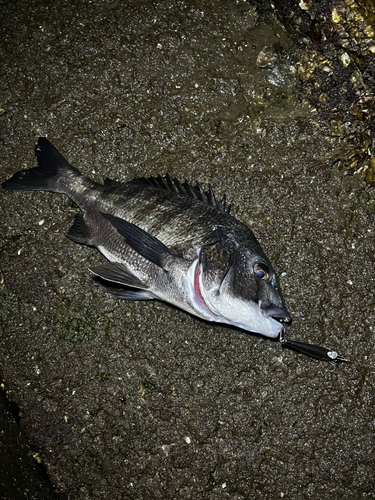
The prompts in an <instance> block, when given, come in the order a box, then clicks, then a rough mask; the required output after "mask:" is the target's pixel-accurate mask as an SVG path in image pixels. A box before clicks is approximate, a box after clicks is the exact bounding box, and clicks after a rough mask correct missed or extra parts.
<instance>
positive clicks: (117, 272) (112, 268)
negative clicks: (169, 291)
mask: <svg viewBox="0 0 375 500" xmlns="http://www.w3.org/2000/svg"><path fill="white" fill-rule="evenodd" d="M89 270H90V272H91V273H92V274H95V276H98V277H99V278H102V279H104V280H106V281H111V282H113V283H118V284H120V285H125V286H130V287H132V288H139V289H141V290H147V289H148V286H147V285H146V284H144V283H142V281H141V280H140V279H139V278H137V277H136V276H134V274H132V273H131V272H130V271H129V270H128V269H127V268H126V266H124V265H123V264H120V263H119V262H107V263H106V264H103V265H102V266H96V267H90V268H89Z"/></svg>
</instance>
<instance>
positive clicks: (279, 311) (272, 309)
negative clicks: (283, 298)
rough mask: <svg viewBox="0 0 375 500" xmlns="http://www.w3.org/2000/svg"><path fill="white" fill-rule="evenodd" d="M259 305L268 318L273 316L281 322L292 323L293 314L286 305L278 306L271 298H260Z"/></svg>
mask: <svg viewBox="0 0 375 500" xmlns="http://www.w3.org/2000/svg"><path fill="white" fill-rule="evenodd" d="M258 304H259V307H260V309H261V311H262V313H263V314H264V316H267V317H268V318H273V319H275V320H276V321H278V322H279V323H282V324H287V325H290V324H291V323H292V316H291V315H290V314H289V313H288V311H287V310H286V309H285V308H284V307H279V306H276V305H275V304H272V302H270V301H269V300H259V301H258Z"/></svg>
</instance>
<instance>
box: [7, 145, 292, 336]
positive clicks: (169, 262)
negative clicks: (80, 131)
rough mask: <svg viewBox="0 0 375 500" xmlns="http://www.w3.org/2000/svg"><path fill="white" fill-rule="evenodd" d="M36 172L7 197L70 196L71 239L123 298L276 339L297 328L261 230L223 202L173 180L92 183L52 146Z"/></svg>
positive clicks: (39, 151) (22, 177)
mask: <svg viewBox="0 0 375 500" xmlns="http://www.w3.org/2000/svg"><path fill="white" fill-rule="evenodd" d="M35 154H36V158H37V161H38V164H39V167H38V168H32V169H29V170H26V171H20V172H17V173H15V174H14V175H13V177H12V178H11V179H9V180H7V181H5V182H4V183H3V184H2V186H3V189H5V190H42V191H43V190H44V191H51V192H58V193H63V194H65V195H67V196H68V197H69V198H71V199H72V200H73V201H74V202H75V203H76V204H77V205H78V207H79V208H80V210H81V213H80V214H77V215H76V217H75V220H74V223H73V225H72V227H71V228H70V230H69V232H68V234H67V236H68V237H69V238H70V239H71V240H73V241H74V242H76V243H81V244H86V245H89V246H94V247H96V248H97V249H98V250H99V251H100V252H101V253H102V254H103V255H104V256H105V257H106V258H107V259H108V261H109V262H108V263H107V264H104V265H101V266H95V267H93V268H91V272H92V274H94V275H95V276H98V277H99V278H101V279H102V280H104V282H105V283H106V284H107V285H110V286H111V287H112V288H113V286H118V285H120V286H121V287H122V289H121V291H120V292H119V291H118V292H117V295H118V296H120V297H121V298H126V299H129V300H151V299H159V300H162V301H165V302H168V303H170V304H173V305H175V306H177V307H180V308H181V309H183V310H184V311H186V312H189V313H191V314H194V315H195V316H198V317H200V318H202V319H205V320H208V321H214V322H218V323H224V324H229V325H234V326H237V327H239V328H242V329H244V330H247V331H250V332H255V333H260V334H262V335H264V336H266V337H271V338H276V337H278V336H279V335H280V333H281V332H282V330H283V328H284V326H283V325H284V324H285V323H287V322H290V321H291V316H290V314H289V313H288V311H287V310H286V308H285V306H284V302H283V298H282V295H281V290H280V286H279V282H278V278H277V276H276V273H275V270H274V269H273V267H272V265H271V263H270V261H269V260H268V258H267V256H266V255H265V254H264V252H263V250H262V248H261V246H260V244H259V242H258V241H257V239H256V237H255V236H254V234H253V232H252V231H251V229H250V228H249V227H247V226H246V225H245V224H243V223H242V222H240V221H239V220H237V219H236V218H235V217H233V216H232V215H230V214H229V210H230V206H229V205H227V204H226V199H225V197H224V198H222V199H221V200H219V201H218V200H217V198H216V196H215V194H214V192H213V190H212V188H211V186H210V187H209V189H208V190H207V191H204V190H203V189H202V187H201V186H200V185H199V184H196V185H195V186H192V185H191V184H189V183H188V182H187V181H184V182H180V181H179V180H177V179H172V178H171V177H170V176H169V175H168V174H167V175H165V176H160V175H159V176H158V177H150V178H140V179H134V180H131V181H129V182H125V183H121V182H118V181H111V180H110V179H106V180H105V181H104V184H99V183H97V182H94V181H93V180H91V179H90V178H88V177H86V176H85V175H82V174H81V173H80V172H79V170H78V169H76V168H75V167H72V166H71V165H70V164H69V162H68V161H67V160H66V159H65V158H64V157H63V156H62V155H61V153H59V151H58V150H57V149H56V148H55V147H54V146H53V145H52V144H51V143H50V142H49V141H48V140H47V139H46V138H40V139H39V140H38V143H37V146H36V148H35Z"/></svg>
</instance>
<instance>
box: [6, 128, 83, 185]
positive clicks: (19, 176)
mask: <svg viewBox="0 0 375 500" xmlns="http://www.w3.org/2000/svg"><path fill="white" fill-rule="evenodd" d="M35 156H36V159H37V160H38V164H39V168H31V169H29V170H21V171H19V172H17V173H15V174H14V175H13V177H11V178H10V179H8V180H7V181H5V182H3V183H2V188H3V189H6V190H8V191H53V192H58V193H59V192H60V193H62V192H65V189H64V186H63V185H64V184H66V183H64V182H62V183H61V182H59V181H60V180H62V179H73V178H76V177H80V176H81V174H80V172H79V171H78V170H77V169H76V168H74V167H72V165H70V164H69V163H68V161H67V160H66V159H65V158H64V157H63V155H62V154H61V153H59V151H57V149H56V148H55V146H54V145H53V144H51V143H50V141H49V140H48V139H46V138H45V137H40V138H39V140H38V143H37V145H36V146H35Z"/></svg>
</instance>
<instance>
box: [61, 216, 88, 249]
mask: <svg viewBox="0 0 375 500" xmlns="http://www.w3.org/2000/svg"><path fill="white" fill-rule="evenodd" d="M66 236H67V237H68V238H69V239H70V240H72V241H74V242H75V243H80V244H81V245H90V244H91V243H90V239H89V230H88V227H87V226H86V223H85V221H84V219H83V214H81V213H78V214H76V216H75V217H74V222H73V225H72V227H71V228H70V229H69V231H68V232H67V233H66Z"/></svg>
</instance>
